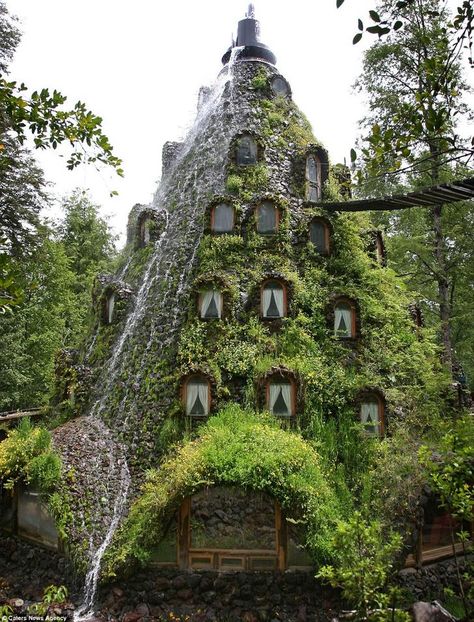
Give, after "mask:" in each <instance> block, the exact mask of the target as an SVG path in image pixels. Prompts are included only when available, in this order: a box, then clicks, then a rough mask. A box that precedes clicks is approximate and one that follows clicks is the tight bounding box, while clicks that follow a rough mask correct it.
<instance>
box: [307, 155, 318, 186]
mask: <svg viewBox="0 0 474 622" xmlns="http://www.w3.org/2000/svg"><path fill="white" fill-rule="evenodd" d="M306 175H307V178H308V181H311V182H313V183H317V181H318V169H317V165H316V160H315V159H314V158H313V156H309V158H308V159H307V160H306Z"/></svg>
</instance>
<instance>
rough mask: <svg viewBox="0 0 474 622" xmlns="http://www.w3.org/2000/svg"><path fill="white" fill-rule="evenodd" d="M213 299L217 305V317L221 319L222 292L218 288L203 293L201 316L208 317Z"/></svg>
mask: <svg viewBox="0 0 474 622" xmlns="http://www.w3.org/2000/svg"><path fill="white" fill-rule="evenodd" d="M213 300H214V304H215V305H216V309H217V317H218V318H219V319H220V318H221V317H222V294H221V292H219V291H217V290H216V289H209V290H207V291H205V292H202V293H201V317H202V318H206V317H208V316H207V312H208V310H209V307H210V306H211V303H212V301H213Z"/></svg>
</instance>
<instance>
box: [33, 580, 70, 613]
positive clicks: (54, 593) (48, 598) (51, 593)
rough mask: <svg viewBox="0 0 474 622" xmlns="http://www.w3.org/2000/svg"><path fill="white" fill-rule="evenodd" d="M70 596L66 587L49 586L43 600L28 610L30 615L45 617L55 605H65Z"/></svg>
mask: <svg viewBox="0 0 474 622" xmlns="http://www.w3.org/2000/svg"><path fill="white" fill-rule="evenodd" d="M67 596H68V589H67V587H66V586H65V585H48V587H46V588H45V590H44V593H43V599H42V600H41V602H39V603H35V604H33V605H31V606H30V607H29V609H28V611H29V613H30V614H33V615H39V616H44V615H46V614H47V612H48V609H49V608H50V607H52V606H54V605H63V604H64V603H65V602H66V599H67Z"/></svg>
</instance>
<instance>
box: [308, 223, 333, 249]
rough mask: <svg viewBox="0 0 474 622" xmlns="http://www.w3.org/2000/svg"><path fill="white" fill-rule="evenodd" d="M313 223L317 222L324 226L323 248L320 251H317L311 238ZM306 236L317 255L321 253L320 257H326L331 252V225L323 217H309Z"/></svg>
mask: <svg viewBox="0 0 474 622" xmlns="http://www.w3.org/2000/svg"><path fill="white" fill-rule="evenodd" d="M315 223H319V224H321V225H322V226H323V227H324V250H323V252H322V253H321V252H319V250H318V249H317V246H316V244H315V243H314V242H313V240H312V239H311V228H312V226H313V224H315ZM308 238H309V241H310V243H311V245H312V246H313V248H314V249H315V250H316V252H317V253H318V255H321V256H322V257H328V256H329V255H330V254H331V226H330V224H329V222H328V221H327V220H326V219H325V218H323V217H321V216H314V217H313V218H311V220H310V221H309V228H308Z"/></svg>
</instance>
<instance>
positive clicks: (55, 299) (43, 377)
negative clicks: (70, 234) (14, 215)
mask: <svg viewBox="0 0 474 622" xmlns="http://www.w3.org/2000/svg"><path fill="white" fill-rule="evenodd" d="M68 264H69V262H68V259H67V257H66V254H65V252H64V248H63V246H62V245H61V244H60V243H58V242H57V241H55V240H54V239H53V236H52V232H51V231H48V230H43V231H42V232H41V237H40V238H39V243H38V246H37V248H36V250H35V251H34V253H33V254H32V255H31V256H29V257H26V258H24V259H16V260H11V264H10V265H11V266H12V270H14V271H15V276H14V282H15V284H16V286H17V287H19V288H20V289H21V290H22V291H23V292H24V294H23V300H22V302H21V304H18V305H16V306H15V307H13V309H12V312H11V313H9V314H7V315H4V316H3V317H2V318H1V327H2V340H1V342H0V367H1V368H2V375H1V378H0V410H13V409H15V408H31V407H34V406H40V405H42V404H44V403H45V402H46V401H47V399H48V397H49V396H50V394H51V392H52V389H53V375H54V355H55V353H56V351H57V350H58V349H59V348H60V347H61V346H62V344H63V335H64V329H65V318H66V317H67V316H68V314H69V312H70V310H71V307H72V306H73V302H74V301H73V298H72V292H71V287H72V283H73V275H72V274H71V272H70V270H69V265H68Z"/></svg>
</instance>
